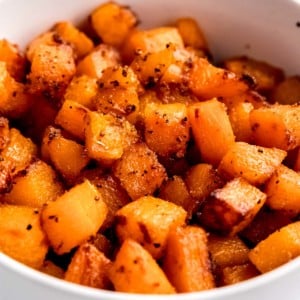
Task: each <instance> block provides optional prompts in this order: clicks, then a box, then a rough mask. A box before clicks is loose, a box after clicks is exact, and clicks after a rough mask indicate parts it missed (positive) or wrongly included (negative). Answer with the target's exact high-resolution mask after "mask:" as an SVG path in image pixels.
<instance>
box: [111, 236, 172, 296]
mask: <svg viewBox="0 0 300 300" xmlns="http://www.w3.org/2000/svg"><path fill="white" fill-rule="evenodd" d="M109 275H110V276H109V278H110V280H111V281H112V283H113V285H114V288H115V290H116V291H119V292H128V293H139V294H174V293H175V289H174V287H173V286H172V285H171V284H170V282H169V280H168V279H167V277H166V275H165V274H164V272H163V271H162V269H161V268H160V266H159V265H158V264H157V262H156V261H155V260H154V259H153V257H152V256H151V255H150V253H148V252H147V251H146V250H145V249H144V248H143V247H142V246H141V245H139V244H138V243H136V242H135V241H133V240H131V239H127V240H125V241H124V243H123V244H122V246H121V248H120V250H119V252H118V253H117V256H116V259H115V261H114V263H113V265H112V268H111V269H110V271H109ZM137 282H138V284H137Z"/></svg>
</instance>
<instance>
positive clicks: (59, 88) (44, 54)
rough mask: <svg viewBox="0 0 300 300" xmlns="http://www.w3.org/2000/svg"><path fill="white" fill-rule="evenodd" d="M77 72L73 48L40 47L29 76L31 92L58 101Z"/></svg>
mask: <svg viewBox="0 0 300 300" xmlns="http://www.w3.org/2000/svg"><path fill="white" fill-rule="evenodd" d="M75 71H76V67H75V62H74V58H73V50H72V48H71V46H68V45H64V44H61V45H40V46H39V47H38V48H37V49H36V51H35V53H34V56H33V59H32V63H31V70H30V73H29V75H28V82H29V83H28V88H29V92H30V93H32V94H35V95H38V96H39V95H43V96H45V97H46V98H49V99H52V100H55V101H58V100H59V99H60V98H61V97H62V96H63V94H64V92H65V90H66V88H67V86H68V84H69V83H70V81H71V79H72V77H73V76H74V75H75Z"/></svg>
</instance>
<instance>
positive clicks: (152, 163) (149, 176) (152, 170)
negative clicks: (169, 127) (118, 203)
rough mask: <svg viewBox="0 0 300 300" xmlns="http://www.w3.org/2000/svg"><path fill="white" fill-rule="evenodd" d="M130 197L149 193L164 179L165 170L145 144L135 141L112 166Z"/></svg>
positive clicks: (138, 196) (136, 197)
mask: <svg viewBox="0 0 300 300" xmlns="http://www.w3.org/2000/svg"><path fill="white" fill-rule="evenodd" d="M113 173H114V175H115V176H116V177H117V178H118V179H119V180H120V182H121V185H122V186H123V188H124V189H125V190H126V191H127V193H128V195H129V196H130V197H131V199H133V200H136V199H138V198H140V197H142V196H145V195H151V194H152V193H154V191H155V190H156V189H157V188H159V187H160V186H161V184H162V182H163V181H164V179H166V171H165V169H164V167H163V166H162V165H161V164H160V163H159V162H158V160H157V157H156V155H155V153H154V152H153V151H152V150H150V149H149V148H148V147H147V145H146V144H144V143H137V144H135V145H132V146H130V147H129V148H127V150H125V152H124V154H123V156H122V157H121V159H120V160H118V161H117V162H116V163H115V165H114V168H113Z"/></svg>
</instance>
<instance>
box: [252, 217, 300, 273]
mask: <svg viewBox="0 0 300 300" xmlns="http://www.w3.org/2000/svg"><path fill="white" fill-rule="evenodd" d="M299 255H300V222H299V221H298V222H294V223H291V224H289V225H287V226H284V227H282V228H281V229H279V230H277V231H275V232H274V233H272V234H271V235H269V236H268V237H267V238H266V239H265V240H263V241H261V242H260V243H258V244H257V245H256V247H255V248H253V249H252V250H251V251H250V253H249V259H250V261H251V262H252V263H253V264H254V265H255V267H256V268H257V269H258V270H259V271H260V272H262V273H266V272H268V271H271V270H273V269H275V268H277V267H279V266H281V265H283V264H285V263H287V262H289V261H290V260H292V259H293V258H296V257H298V256H299Z"/></svg>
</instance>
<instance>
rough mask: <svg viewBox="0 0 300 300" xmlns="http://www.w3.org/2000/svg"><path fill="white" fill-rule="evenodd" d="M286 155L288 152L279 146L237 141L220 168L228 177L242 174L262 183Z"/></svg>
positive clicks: (258, 183)
mask: <svg viewBox="0 0 300 300" xmlns="http://www.w3.org/2000/svg"><path fill="white" fill-rule="evenodd" d="M285 157H286V152H285V151H283V150H280V149H277V148H265V147H260V146H256V145H250V144H247V143H244V142H236V143H235V144H234V145H233V146H232V147H231V148H230V149H229V150H228V152H227V153H226V154H225V155H224V157H223V158H222V160H221V162H220V165H219V168H218V170H219V172H220V174H222V175H223V176H225V177H227V178H233V177H238V176H240V177H243V178H244V179H246V180H247V181H248V182H250V183H251V184H254V185H260V184H263V183H264V182H265V181H266V180H268V179H269V178H270V177H271V175H272V174H273V172H274V171H275V170H276V168H278V167H279V166H280V164H281V163H282V161H283V159H284V158H285Z"/></svg>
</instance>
